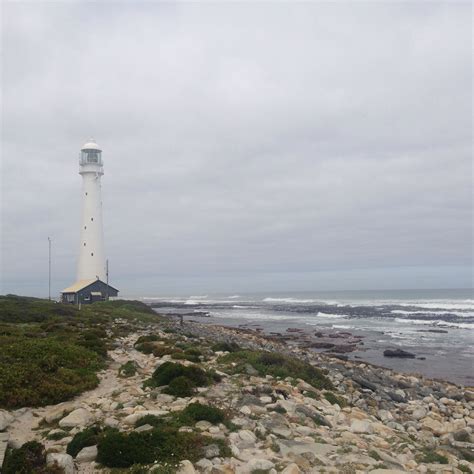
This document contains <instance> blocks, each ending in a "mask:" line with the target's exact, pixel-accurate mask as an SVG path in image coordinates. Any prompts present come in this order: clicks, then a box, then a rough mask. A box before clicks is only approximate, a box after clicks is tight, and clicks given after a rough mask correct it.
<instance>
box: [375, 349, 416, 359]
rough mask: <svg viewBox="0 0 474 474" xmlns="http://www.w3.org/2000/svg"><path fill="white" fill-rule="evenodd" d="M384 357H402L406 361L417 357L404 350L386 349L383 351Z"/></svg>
mask: <svg viewBox="0 0 474 474" xmlns="http://www.w3.org/2000/svg"><path fill="white" fill-rule="evenodd" d="M383 355H384V357H401V358H405V359H414V358H415V357H416V355H415V354H413V353H411V352H408V351H404V350H403V349H386V350H385V351H383Z"/></svg>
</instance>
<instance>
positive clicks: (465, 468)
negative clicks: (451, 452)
mask: <svg viewBox="0 0 474 474" xmlns="http://www.w3.org/2000/svg"><path fill="white" fill-rule="evenodd" d="M457 468H458V469H459V470H460V471H461V472H467V474H472V470H471V468H470V467H469V466H466V465H465V464H458V465H457Z"/></svg>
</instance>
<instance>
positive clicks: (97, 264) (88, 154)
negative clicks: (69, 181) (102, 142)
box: [77, 140, 106, 281]
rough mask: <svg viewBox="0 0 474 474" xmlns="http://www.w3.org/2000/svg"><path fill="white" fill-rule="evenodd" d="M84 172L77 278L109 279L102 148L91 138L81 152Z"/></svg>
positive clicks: (82, 174) (80, 164) (80, 166)
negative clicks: (102, 184) (104, 224)
mask: <svg viewBox="0 0 474 474" xmlns="http://www.w3.org/2000/svg"><path fill="white" fill-rule="evenodd" d="M79 174H80V175H81V176H82V221H81V232H80V235H81V239H80V243H79V259H78V262H77V280H78V281H79V280H91V279H99V280H103V281H105V279H106V275H105V273H106V272H105V256H104V231H103V228H102V192H101V182H100V181H101V178H102V176H103V174H104V167H103V163H102V150H101V149H100V148H99V146H98V145H97V143H95V141H94V140H90V141H89V142H87V143H86V144H85V145H84V146H83V147H82V149H81V153H80V156H79Z"/></svg>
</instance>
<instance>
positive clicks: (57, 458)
mask: <svg viewBox="0 0 474 474" xmlns="http://www.w3.org/2000/svg"><path fill="white" fill-rule="evenodd" d="M46 464H47V465H48V466H53V465H54V464H56V465H57V466H59V467H60V468H61V469H62V470H63V471H64V474H74V473H75V472H76V468H75V467H74V461H73V459H72V456H70V455H69V454H64V453H49V454H48V455H47V456H46Z"/></svg>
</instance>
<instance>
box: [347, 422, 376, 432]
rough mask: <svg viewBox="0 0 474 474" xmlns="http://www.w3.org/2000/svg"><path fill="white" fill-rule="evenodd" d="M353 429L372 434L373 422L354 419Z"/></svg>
mask: <svg viewBox="0 0 474 474" xmlns="http://www.w3.org/2000/svg"><path fill="white" fill-rule="evenodd" d="M351 431H352V432H353V433H366V434H370V433H372V432H373V427H372V423H371V422H370V421H369V420H352V423H351Z"/></svg>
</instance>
